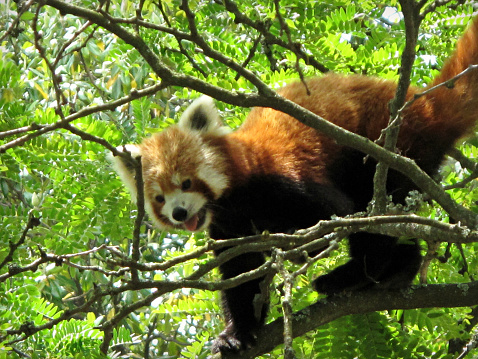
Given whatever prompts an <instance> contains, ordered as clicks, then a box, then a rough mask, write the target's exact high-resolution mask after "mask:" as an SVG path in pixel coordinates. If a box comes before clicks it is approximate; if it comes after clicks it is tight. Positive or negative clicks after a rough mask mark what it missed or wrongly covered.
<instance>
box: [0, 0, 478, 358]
mask: <svg viewBox="0 0 478 359" xmlns="http://www.w3.org/2000/svg"><path fill="white" fill-rule="evenodd" d="M52 3H53V2H48V1H47V2H46V3H43V2H33V1H32V2H25V1H18V2H11V1H7V2H4V3H2V4H0V10H1V12H0V28H2V29H4V30H3V31H2V32H0V39H1V44H0V52H1V55H2V58H1V61H0V135H1V136H0V145H1V146H7V145H8V149H7V148H6V147H2V150H1V151H0V218H1V219H2V225H1V226H0V358H7V357H12V358H15V357H18V358H20V357H30V358H58V357H61V358H83V357H87V356H88V357H92V358H120V357H125V358H126V357H143V358H153V357H154V358H175V357H186V358H206V357H207V355H208V353H209V348H210V343H211V340H212V339H213V338H214V337H215V336H216V335H217V334H218V333H219V332H220V330H221V328H222V326H223V323H222V320H221V310H220V308H219V304H218V303H219V298H218V292H217V291H212V290H208V289H214V288H212V286H209V287H208V285H210V284H211V283H213V284H214V283H215V282H217V281H218V274H217V273H216V272H208V273H206V274H205V275H203V276H202V277H201V281H200V283H199V284H196V286H193V285H189V284H188V283H186V282H181V280H183V279H184V278H190V277H191V276H193V275H194V274H195V273H198V271H200V270H202V268H204V267H205V266H207V264H208V263H210V259H211V256H210V255H209V253H207V252H206V251H204V252H201V253H199V254H197V255H196V254H195V253H197V252H196V251H197V250H198V248H201V246H204V245H205V244H206V243H208V239H207V235H206V234H196V235H190V234H188V233H185V232H178V233H160V232H158V231H157V230H155V229H154V228H153V227H152V226H151V223H150V222H149V221H148V220H147V219H146V220H145V221H144V222H143V224H142V225H141V227H140V236H139V239H140V246H139V247H135V237H134V234H133V233H134V220H135V218H136V216H137V215H138V210H137V208H136V207H135V205H134V204H132V203H130V199H129V195H128V194H127V193H126V191H125V189H124V188H123V186H122V185H121V184H120V182H119V180H118V179H117V177H116V176H115V175H114V174H113V172H112V170H111V168H110V166H109V165H108V163H107V161H106V154H107V152H108V151H110V150H111V149H112V148H113V147H115V146H120V145H123V144H126V143H130V142H138V141H140V139H141V138H143V137H144V136H146V135H148V134H151V133H153V132H156V131H160V130H161V129H163V128H165V127H166V126H168V125H170V124H171V123H173V122H174V121H175V119H177V118H178V115H179V114H180V113H181V112H182V111H183V110H184V107H185V104H186V102H187V101H189V99H190V98H193V97H195V96H196V95H197V93H196V92H197V91H193V90H190V89H188V88H187V87H185V86H184V85H183V86H182V87H180V86H177V85H176V86H167V85H168V81H170V79H169V78H162V77H161V76H160V74H158V73H157V72H154V71H153V69H152V67H151V63H150V62H148V61H151V59H146V58H145V57H144V56H142V55H141V54H140V53H139V52H138V51H137V48H135V46H132V45H131V43H128V42H126V41H125V38H124V37H122V36H120V35H121V34H120V35H118V33H119V32H118V33H114V31H113V30H114V29H116V28H114V27H113V25H111V24H114V26H116V27H120V28H122V29H124V30H127V31H130V32H131V33H133V32H136V33H138V34H139V35H140V36H141V39H142V41H144V46H146V47H148V49H150V51H151V56H153V55H154V56H156V57H157V61H158V62H161V64H163V65H164V66H166V67H168V68H169V69H171V70H172V71H174V73H177V74H181V75H187V76H191V78H195V79H198V80H202V81H204V83H206V84H208V85H211V86H218V87H220V88H223V89H226V90H230V91H235V92H245V93H250V92H257V91H258V90H257V88H256V87H255V86H254V84H253V83H251V81H250V80H249V79H246V78H245V77H244V73H241V75H240V76H239V74H238V71H237V67H234V66H232V65H231V62H234V63H235V64H237V66H238V67H241V66H242V67H243V68H246V69H247V70H248V71H250V72H251V73H252V74H254V75H256V76H257V77H258V78H259V79H260V80H262V81H264V82H265V83H267V84H269V85H270V86H271V87H272V88H277V87H279V86H281V85H283V84H284V83H285V82H287V81H290V79H291V78H297V77H298V76H299V74H298V72H299V71H300V72H302V73H303V75H304V76H313V75H320V72H322V71H326V70H331V71H336V72H342V73H360V74H368V75H372V76H380V77H383V78H392V79H397V78H398V70H399V67H400V57H399V54H400V53H401V51H402V49H403V47H404V41H405V36H404V31H405V30H404V29H405V28H404V24H403V21H400V13H398V9H399V5H398V3H397V2H395V1H392V2H389V5H388V6H387V7H384V6H383V4H382V3H380V2H376V1H363V2H359V3H357V2H352V1H348V0H327V1H306V2H302V3H300V4H299V3H297V2H296V1H291V0H283V1H281V2H280V8H279V9H278V11H279V14H280V16H281V18H282V19H284V20H285V23H286V26H287V28H288V30H289V31H288V32H289V34H290V37H291V38H290V39H289V38H288V35H287V31H284V26H283V25H281V23H280V21H279V16H278V13H277V9H276V8H275V7H274V2H272V1H268V0H267V1H266V0H247V1H242V2H237V3H235V6H237V9H238V10H237V11H234V10H233V8H227V9H226V7H225V5H224V4H226V3H230V2H228V1H226V2H224V3H223V2H218V1H208V0H197V1H191V2H189V7H190V10H191V11H192V12H193V13H194V15H195V25H196V27H197V32H198V33H199V34H200V35H201V36H202V38H203V39H204V42H205V45H204V47H203V48H200V47H198V44H197V43H194V41H192V40H191V38H190V34H191V24H190V22H189V19H188V15H187V13H186V11H185V8H184V6H183V5H182V4H181V2H180V1H179V0H168V1H162V2H159V3H158V2H153V1H144V2H141V5H138V4H136V3H135V2H132V1H117V0H111V1H107V2H99V3H96V2H93V1H89V0H76V1H74V2H65V4H69V3H71V5H72V6H76V7H78V8H80V9H83V10H84V11H89V12H90V13H87V14H89V15H90V16H91V17H92V18H95V17H94V16H99V17H101V16H103V15H104V16H103V18H104V19H108V21H109V22H110V25H111V26H110V25H105V24H103V25H102V24H100V23H94V21H91V22H88V21H87V20H86V19H85V18H84V17H82V16H78V15H72V13H71V11H70V12H69V11H59V10H58V9H57V8H55V6H53V5H51V4H52ZM59 3H60V5H61V4H63V3H61V2H59ZM104 3H106V4H107V5H106V6H103V5H104ZM65 4H63V5H65ZM102 4H103V5H102ZM138 6H141V8H139V7H138ZM93 9H96V10H98V11H96V10H95V11H93V13H94V14H92V13H91V12H92V10H93ZM100 10H101V11H100ZM472 11H473V9H472V7H471V6H467V5H464V6H460V7H457V8H456V9H452V7H451V6H449V7H446V6H442V7H440V8H438V9H436V11H434V12H430V13H429V14H428V16H427V17H426V18H425V20H424V21H423V23H422V27H421V35H420V37H419V44H418V48H417V54H418V56H417V58H416V61H415V67H414V74H413V77H412V82H413V83H415V84H417V85H420V86H421V85H423V84H425V83H427V82H428V81H429V79H430V78H432V77H433V74H434V73H435V71H436V70H435V68H439V67H440V66H441V64H442V63H443V61H444V59H445V58H446V56H447V55H448V54H450V53H451V51H452V49H453V43H454V40H455V39H457V38H458V37H459V35H460V34H461V33H462V32H463V30H464V28H465V26H466V24H467V23H468V22H469V20H470V17H471V14H472ZM105 14H108V15H107V16H106V15H105ZM239 14H243V16H245V17H246V18H247V19H249V21H250V22H246V21H245V20H244V19H243V18H240V17H239ZM93 15H94V16H93ZM136 20H137V21H136ZM395 20H397V21H395ZM141 21H143V22H141ZM108 26H110V27H108ZM262 28H265V29H266V33H267V34H268V36H265V35H264V33H261V29H262ZM290 43H293V44H295V43H299V44H300V49H301V50H302V52H303V53H302V54H298V53H297V52H294V51H291V50H290V49H287V48H285V47H284V46H281V44H285V45H287V44H290ZM205 49H209V50H208V51H209V52H207V51H205ZM221 56H223V57H224V58H227V59H229V60H231V61H222V60H221ZM306 57H307V59H308V60H307V61H304V58H306ZM309 60H314V61H309ZM429 60H430V63H431V65H432V66H429V63H428V62H427V61H429ZM161 81H162V82H164V84H165V85H164V86H163V87H161V88H160V89H159V90H157V91H154V93H151V94H150V95H149V96H137V97H136V96H132V94H137V93H138V91H140V90H143V89H146V88H150V87H151V86H154V85H156V84H158V83H160V82H161ZM128 96H129V97H128ZM125 98H126V99H125ZM122 99H125V100H124V101H122ZM114 101H120V102H121V101H122V102H121V103H120V102H114ZM95 106H106V107H105V108H104V109H103V110H101V111H99V110H95V109H94V108H95ZM218 107H219V109H220V111H221V112H222V113H223V115H224V117H225V119H226V122H227V123H228V125H230V126H231V127H233V128H234V127H237V126H238V125H240V123H241V121H242V120H243V118H244V115H245V113H246V112H247V110H244V109H243V108H239V107H230V106H227V107H226V106H225V105H224V104H223V103H219V102H218ZM85 110H86V111H89V110H91V111H90V112H89V113H86V112H81V111H85ZM78 113H80V114H81V116H80V115H79V116H78V117H77V118H74V119H72V120H71V121H68V124H69V126H73V128H71V127H68V126H66V125H64V124H65V123H66V122H63V125H61V126H60V125H58V124H59V123H60V122H62V121H65V119H67V120H68V119H71V117H70V116H75V115H76V114H78ZM57 125H58V127H54V126H57ZM48 126H50V127H48ZM22 128H28V129H24V130H22ZM13 130H18V132H16V133H11V132H9V131H13ZM41 131H44V132H43V133H42V132H41ZM85 134H87V135H89V137H86V136H85ZM24 136H27V138H26V140H25V141H23V140H22V139H23V138H24ZM12 141H13V142H12ZM15 141H19V142H18V143H16V142H15ZM475 142H476V139H472V140H471V141H470V142H469V143H468V144H466V145H465V146H464V147H463V149H462V150H463V153H464V154H465V155H466V156H467V157H472V158H475V157H476V154H477V153H476V152H477V150H476V148H475V147H474V146H473V145H476V143H475ZM4 149H7V150H6V151H4ZM472 172H473V170H470V169H468V168H466V166H464V165H461V164H460V163H459V162H456V161H454V162H450V163H449V164H448V167H446V168H445V169H444V174H445V175H446V176H445V177H446V183H447V184H449V185H451V186H454V185H456V184H458V183H460V182H461V181H463V180H464V179H465V178H467V177H469V176H470V175H471V174H472ZM448 192H449V193H450V195H451V196H452V197H453V198H454V199H455V200H456V201H458V202H460V203H463V204H464V205H465V206H467V207H469V208H471V209H472V210H474V211H478V209H477V207H476V201H477V200H478V190H477V186H476V185H475V181H469V182H468V183H467V185H466V186H464V187H461V186H455V187H453V188H450V190H449V191H448ZM421 214H422V215H424V216H429V217H431V218H434V219H437V220H441V221H444V222H447V221H448V220H449V219H448V215H447V213H445V212H444V211H443V210H442V209H440V208H437V207H434V206H433V205H428V206H423V207H422V209H421ZM36 218H41V223H37V222H36V221H35V219H36ZM342 246H343V245H342ZM135 249H137V250H139V252H140V254H141V256H140V260H139V264H142V265H144V266H145V267H139V268H138V267H135V266H134V265H132V264H131V258H132V253H133V252H134V250H135ZM476 253H478V243H476V242H475V243H470V244H466V245H447V244H446V243H443V244H441V246H440V248H439V249H438V252H437V255H436V257H438V258H439V259H440V261H438V260H434V261H432V262H431V264H430V268H429V272H428V277H427V278H428V282H429V283H449V282H458V283H466V282H468V281H471V280H473V279H476V276H477V275H478V274H477V272H476V268H478V257H477V256H476ZM188 255H189V256H191V260H189V259H188V260H185V259H183V258H184V256H188ZM345 259H346V254H345V251H339V252H335V253H334V255H333V256H332V257H330V258H327V259H323V260H321V262H319V263H316V264H315V265H314V266H312V267H311V269H310V270H309V271H308V272H307V273H306V274H304V275H303V276H299V277H298V278H299V279H297V281H296V285H295V287H294V292H293V299H294V308H295V309H302V308H304V307H307V306H308V305H309V304H310V303H312V302H314V301H315V300H316V299H317V294H315V293H312V292H311V290H310V281H311V280H312V279H313V278H314V277H316V276H317V275H318V274H319V273H320V272H321V271H324V270H325V269H327V268H333V267H335V266H336V265H337V263H340V262H342V261H344V260H345ZM174 261H177V263H175V264H177V265H171V266H169V267H168V266H165V267H164V268H163V267H160V266H157V267H154V265H163V264H165V263H173V262H174ZM147 265H149V266H150V267H148V266H147ZM288 268H290V270H295V269H296V267H295V266H294V265H293V264H290V267H288ZM135 271H136V272H135ZM134 273H136V275H138V276H139V280H140V281H143V282H148V283H151V282H153V283H156V286H153V285H151V286H146V285H145V286H140V285H138V282H134V280H133V279H132V278H133V277H134ZM129 285H130V286H129ZM168 286H169V287H168ZM274 287H275V288H276V289H278V290H277V291H273V294H272V303H273V306H272V308H271V312H270V317H269V319H270V320H271V321H272V320H274V319H276V318H278V317H280V316H281V315H282V313H281V311H280V301H281V295H280V290H279V289H280V287H281V283H280V280H279V279H276V282H275V284H274ZM469 313H470V310H469V309H467V308H458V309H446V308H436V309H433V310H424V309H416V310H407V311H389V312H380V313H368V314H364V315H353V316H347V317H342V318H339V319H337V320H335V321H333V322H330V323H328V324H326V325H324V326H322V327H320V328H318V329H317V330H316V331H313V332H310V333H308V334H307V335H305V336H303V337H300V338H296V339H295V341H294V349H295V351H296V353H297V356H298V357H303V358H311V357H313V358H327V357H331V358H352V357H363V358H392V357H397V358H447V357H453V355H452V354H448V353H447V350H448V349H447V344H448V341H449V340H451V339H453V338H459V339H461V340H463V341H465V342H466V341H467V340H469V337H470V330H469V329H468V330H464V328H465V326H466V323H468V322H470V321H471V322H473V320H474V317H473V316H470V315H469ZM471 328H473V326H471ZM106 338H108V339H106ZM105 342H106V344H107V345H106V346H105V344H104V343H105ZM264 357H268V358H279V357H282V352H281V351H280V349H275V350H274V351H272V352H271V353H270V354H269V355H267V356H264Z"/></svg>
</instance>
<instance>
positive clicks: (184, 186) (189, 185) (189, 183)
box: [181, 179, 191, 191]
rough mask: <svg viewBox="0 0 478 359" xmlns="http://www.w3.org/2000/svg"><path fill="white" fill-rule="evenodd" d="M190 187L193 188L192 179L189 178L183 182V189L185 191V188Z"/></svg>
mask: <svg viewBox="0 0 478 359" xmlns="http://www.w3.org/2000/svg"><path fill="white" fill-rule="evenodd" d="M190 188H191V180H190V179H187V180H185V181H183V183H182V184H181V189H182V190H183V191H185V190H187V189H190Z"/></svg>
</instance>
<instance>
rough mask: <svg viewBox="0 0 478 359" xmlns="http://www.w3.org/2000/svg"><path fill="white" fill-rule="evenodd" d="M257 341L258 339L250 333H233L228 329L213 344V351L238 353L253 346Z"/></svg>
mask: <svg viewBox="0 0 478 359" xmlns="http://www.w3.org/2000/svg"><path fill="white" fill-rule="evenodd" d="M255 343H256V340H255V338H254V336H253V335H252V334H250V333H242V334H240V333H232V332H231V331H230V330H227V329H226V330H224V331H223V332H222V333H221V334H219V336H218V337H217V338H216V340H215V341H214V343H213V344H212V353H219V352H220V353H223V354H224V353H237V352H240V351H241V350H246V349H248V348H251V347H252V346H253V345H254V344H255Z"/></svg>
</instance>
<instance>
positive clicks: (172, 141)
mask: <svg viewBox="0 0 478 359" xmlns="http://www.w3.org/2000/svg"><path fill="white" fill-rule="evenodd" d="M228 132H229V131H228V130H227V129H226V128H224V127H223V126H222V124H221V121H220V118H219V114H218V113H217V111H216V109H215V107H214V102H213V101H212V99H211V98H208V97H200V98H199V99H197V100H196V101H194V102H193V104H191V106H189V107H188V108H187V109H186V111H184V113H183V115H182V116H181V119H180V121H179V124H178V125H174V126H172V127H170V128H168V129H166V130H164V131H163V132H160V133H157V134H155V135H153V136H151V137H149V138H146V139H144V140H143V142H142V143H141V144H140V145H126V146H121V147H120V148H118V150H119V151H123V149H124V148H126V150H127V151H129V152H130V153H131V155H132V156H133V157H135V158H137V157H141V165H142V170H143V182H144V202H145V209H146V211H147V212H148V214H149V215H150V217H151V219H152V220H153V221H154V223H155V225H156V226H157V227H159V228H160V229H166V230H168V229H186V230H189V231H201V230H203V229H206V228H207V227H208V226H209V224H210V223H211V221H212V220H213V216H214V215H213V211H212V205H211V204H212V203H213V201H215V200H216V199H218V198H219V197H220V196H221V195H222V194H223V193H224V191H225V189H226V188H227V186H228V185H229V182H230V181H229V178H228V176H227V170H226V167H227V166H226V162H227V160H226V158H225V154H224V153H222V152H221V150H220V146H219V143H220V142H221V139H222V138H223V137H224V136H225V135H226V133H228ZM111 161H112V162H113V164H114V167H115V169H116V171H117V172H118V174H119V175H120V177H121V179H122V180H123V182H124V183H125V184H126V186H127V187H128V189H129V190H130V192H131V195H132V197H133V199H136V197H137V189H136V179H135V171H134V168H131V167H132V166H131V165H130V164H128V163H127V161H126V162H125V161H124V160H123V159H122V158H121V157H120V156H116V157H111Z"/></svg>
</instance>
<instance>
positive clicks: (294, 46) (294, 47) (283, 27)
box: [274, 0, 310, 95]
mask: <svg viewBox="0 0 478 359" xmlns="http://www.w3.org/2000/svg"><path fill="white" fill-rule="evenodd" d="M279 1H280V0H274V4H275V8H276V17H277V18H278V19H279V23H280V27H281V30H284V32H285V34H286V36H287V41H288V42H289V46H290V49H291V50H292V51H293V52H294V54H295V57H296V61H295V69H296V71H297V73H298V74H299V77H300V81H301V82H302V84H303V85H304V86H305V90H306V92H307V95H310V89H309V86H307V83H306V82H305V79H304V73H303V72H302V70H301V68H300V64H299V60H300V59H301V55H300V52H299V50H300V44H297V43H294V42H293V41H292V35H291V34H290V29H289V26H288V25H287V23H286V22H285V21H284V19H283V18H282V15H281V13H280V6H279Z"/></svg>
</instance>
